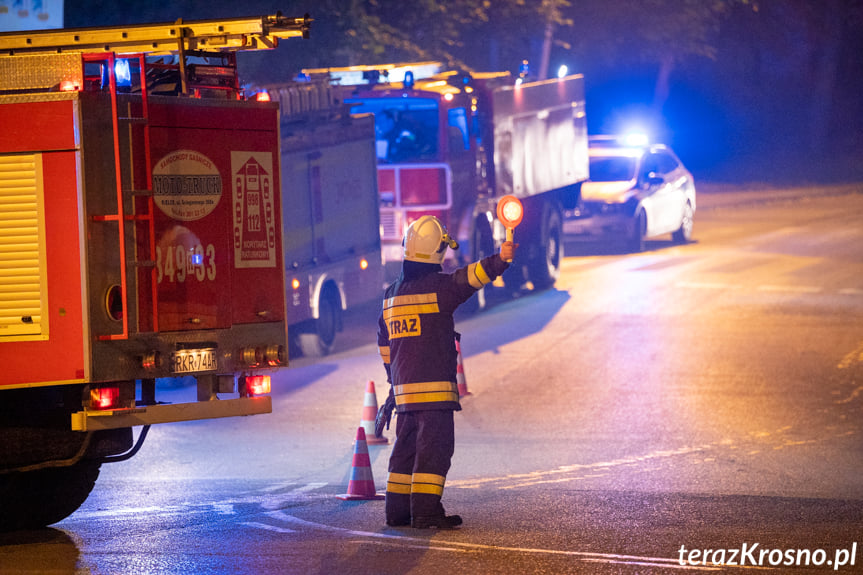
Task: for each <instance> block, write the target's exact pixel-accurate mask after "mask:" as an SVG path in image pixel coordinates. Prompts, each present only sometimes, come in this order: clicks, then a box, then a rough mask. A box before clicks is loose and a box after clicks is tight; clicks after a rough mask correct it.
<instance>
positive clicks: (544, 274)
mask: <svg viewBox="0 0 863 575" xmlns="http://www.w3.org/2000/svg"><path fill="white" fill-rule="evenodd" d="M544 211H545V212H546V213H545V217H544V219H543V222H542V226H541V233H540V243H539V246H538V247H539V253H538V254H537V256H536V257H535V258H533V259H532V260H531V262H530V264H529V273H530V281H531V283H532V284H533V287H534V288H535V289H545V288H549V287H551V286H553V285H554V282H556V281H557V278H558V277H560V264H561V262H562V261H563V242H562V241H561V240H562V238H563V233H562V226H561V217H560V211H559V210H558V209H556V208H555V207H553V206H546V208H545V210H544Z"/></svg>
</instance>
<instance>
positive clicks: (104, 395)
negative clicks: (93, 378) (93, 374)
mask: <svg viewBox="0 0 863 575" xmlns="http://www.w3.org/2000/svg"><path fill="white" fill-rule="evenodd" d="M119 407H121V406H120V388H119V387H98V388H96V389H91V390H90V409H114V408H119Z"/></svg>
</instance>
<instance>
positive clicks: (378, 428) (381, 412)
mask: <svg viewBox="0 0 863 575" xmlns="http://www.w3.org/2000/svg"><path fill="white" fill-rule="evenodd" d="M395 408H396V398H395V396H394V395H393V388H392V387H390V394H389V395H388V396H387V400H386V401H385V402H384V404H383V405H382V406H381V407H380V409H378V415H377V417H375V437H381V436H382V435H383V433H384V426H386V428H387V429H389V428H390V419H391V418H392V416H393V410H394V409H395Z"/></svg>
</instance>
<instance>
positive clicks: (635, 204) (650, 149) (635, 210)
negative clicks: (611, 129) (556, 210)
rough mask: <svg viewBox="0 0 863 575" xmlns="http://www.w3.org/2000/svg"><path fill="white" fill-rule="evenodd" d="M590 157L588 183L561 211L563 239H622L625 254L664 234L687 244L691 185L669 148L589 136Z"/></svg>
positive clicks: (691, 212) (639, 140)
mask: <svg viewBox="0 0 863 575" xmlns="http://www.w3.org/2000/svg"><path fill="white" fill-rule="evenodd" d="M589 155H590V179H589V180H587V181H586V182H584V183H583V184H582V186H581V194H580V197H579V200H578V203H577V205H576V206H575V207H574V208H573V209H571V210H567V211H566V212H565V218H564V223H563V232H564V234H565V235H566V236H567V239H610V240H622V241H625V242H626V245H627V247H628V249H629V250H630V251H641V250H643V249H644V240H645V239H646V238H653V237H656V236H661V235H663V234H671V235H672V239H673V240H674V241H675V242H678V243H685V242H688V241H689V240H690V238H691V236H692V218H693V215H694V214H695V182H694V180H693V178H692V174H691V173H689V171H688V170H687V169H686V168H685V167H684V166H683V163H681V161H680V160H679V159H678V158H677V156H676V155H675V154H674V152H672V151H671V149H670V148H668V147H667V146H664V145H662V144H649V143H647V140H646V138H644V137H637V138H633V137H614V136H592V137H591V138H590V145H589Z"/></svg>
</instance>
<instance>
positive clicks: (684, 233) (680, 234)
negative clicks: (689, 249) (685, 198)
mask: <svg viewBox="0 0 863 575" xmlns="http://www.w3.org/2000/svg"><path fill="white" fill-rule="evenodd" d="M692 216H693V213H692V204H690V203H689V202H686V206H684V208H683V219H681V220H680V228H678V229H677V231H676V232H674V233H673V234H671V237H672V239H673V240H674V241H675V242H677V243H679V244H685V243H687V242H688V241H689V240H690V239H691V238H692Z"/></svg>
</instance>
